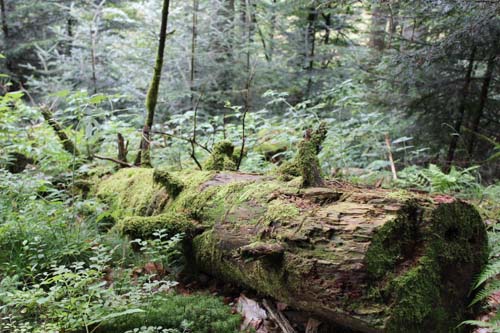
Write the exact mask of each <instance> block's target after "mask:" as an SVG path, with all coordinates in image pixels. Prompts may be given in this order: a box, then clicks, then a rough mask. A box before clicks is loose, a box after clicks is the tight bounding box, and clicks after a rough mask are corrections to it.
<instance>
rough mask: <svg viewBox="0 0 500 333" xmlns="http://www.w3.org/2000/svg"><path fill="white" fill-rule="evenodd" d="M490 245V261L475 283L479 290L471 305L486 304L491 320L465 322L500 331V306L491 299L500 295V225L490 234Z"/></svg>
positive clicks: (490, 330)
mask: <svg viewBox="0 0 500 333" xmlns="http://www.w3.org/2000/svg"><path fill="white" fill-rule="evenodd" d="M488 236H489V237H488V239H489V245H490V256H489V263H488V265H487V266H486V267H485V268H484V269H483V271H482V273H481V274H480V275H479V277H478V278H477V281H476V283H475V285H474V290H475V291H477V294H476V296H475V297H474V299H473V301H472V303H471V306H472V305H476V304H478V303H483V304H484V305H485V310H486V311H487V312H489V320H488V321H481V320H468V321H465V322H464V323H463V324H468V325H473V326H477V327H481V328H487V329H488V332H491V333H500V306H499V304H491V303H490V302H489V301H490V300H494V298H495V297H496V298H497V299H498V298H499V297H500V279H499V278H500V225H495V226H494V227H493V228H492V230H491V231H490V232H489V235H488Z"/></svg>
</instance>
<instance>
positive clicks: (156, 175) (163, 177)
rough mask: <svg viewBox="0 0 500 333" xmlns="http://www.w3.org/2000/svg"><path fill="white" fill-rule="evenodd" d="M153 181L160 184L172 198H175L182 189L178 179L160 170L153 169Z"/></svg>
mask: <svg viewBox="0 0 500 333" xmlns="http://www.w3.org/2000/svg"><path fill="white" fill-rule="evenodd" d="M153 181H154V182H155V183H157V184H161V185H162V186H163V187H164V188H165V189H166V191H167V193H168V195H170V196H171V197H172V198H175V197H177V196H178V195H179V194H180V193H181V192H182V190H183V189H184V183H183V182H182V181H181V180H180V179H179V178H177V177H175V176H173V175H172V173H170V172H168V171H167V170H165V169H162V168H157V169H154V172H153Z"/></svg>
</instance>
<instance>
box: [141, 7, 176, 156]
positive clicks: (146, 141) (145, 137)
mask: <svg viewBox="0 0 500 333" xmlns="http://www.w3.org/2000/svg"><path fill="white" fill-rule="evenodd" d="M169 5H170V0H163V8H162V12H161V26H160V39H159V41H158V52H157V54H156V61H155V67H154V70H153V79H152V80H151V84H150V86H149V90H148V94H147V96H146V121H145V124H144V127H143V129H142V139H141V165H143V166H151V157H150V146H151V128H152V127H153V121H154V117H155V109H156V103H157V102H158V90H159V88H160V81H161V72H162V69H163V57H164V53H165V43H166V39H167V24H168V10H169Z"/></svg>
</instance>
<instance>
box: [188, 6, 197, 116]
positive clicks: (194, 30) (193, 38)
mask: <svg viewBox="0 0 500 333" xmlns="http://www.w3.org/2000/svg"><path fill="white" fill-rule="evenodd" d="M198 1H199V0H193V24H192V29H191V30H192V35H191V72H190V75H189V84H190V87H189V89H190V90H191V108H194V93H195V91H194V80H195V65H196V38H197V36H198V31H197V29H198V7H199V2H198Z"/></svg>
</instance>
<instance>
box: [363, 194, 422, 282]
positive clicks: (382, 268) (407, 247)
mask: <svg viewBox="0 0 500 333" xmlns="http://www.w3.org/2000/svg"><path fill="white" fill-rule="evenodd" d="M417 210H418V208H417V206H416V204H415V203H413V202H409V203H408V204H407V206H406V207H404V208H403V209H402V210H401V212H400V213H399V216H398V217H397V218H396V219H395V220H393V221H389V222H387V223H386V224H384V226H383V227H382V228H381V229H379V230H378V231H377V233H376V234H375V235H374V236H373V239H372V242H371V245H370V248H369V249H368V251H367V252H366V257H365V260H366V269H367V271H368V273H369V274H370V278H371V279H374V280H379V279H382V278H383V277H384V276H385V275H386V274H388V273H389V272H392V271H393V270H394V268H395V267H396V265H397V264H398V263H399V262H401V261H402V260H404V259H405V258H406V257H408V256H410V255H411V254H412V252H414V251H416V245H417V244H418V242H419V239H420V237H421V235H419V233H418V220H417Z"/></svg>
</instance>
